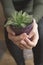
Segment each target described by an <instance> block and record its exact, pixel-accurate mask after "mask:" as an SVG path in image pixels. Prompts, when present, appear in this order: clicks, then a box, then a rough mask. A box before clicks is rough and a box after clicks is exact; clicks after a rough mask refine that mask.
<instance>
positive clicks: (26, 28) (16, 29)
mask: <svg viewBox="0 0 43 65" xmlns="http://www.w3.org/2000/svg"><path fill="white" fill-rule="evenodd" d="M10 27H11V29H12V30H13V31H14V32H15V33H16V35H20V34H22V33H27V34H29V33H30V31H31V30H32V28H33V25H32V23H31V24H29V25H28V26H26V27H25V28H18V27H15V26H12V25H11V26H10Z"/></svg>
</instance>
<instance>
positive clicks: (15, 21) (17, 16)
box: [4, 11, 33, 28]
mask: <svg viewBox="0 0 43 65" xmlns="http://www.w3.org/2000/svg"><path fill="white" fill-rule="evenodd" d="M32 19H33V18H32V15H28V14H27V13H26V12H24V13H23V12H22V11H19V12H17V11H15V12H14V13H13V14H12V17H10V18H8V21H7V23H6V24H5V25H4V27H6V26H9V25H13V26H15V27H18V28H21V27H22V28H24V27H26V26H27V25H29V24H30V23H31V22H32Z"/></svg>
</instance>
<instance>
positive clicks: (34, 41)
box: [21, 19, 39, 49]
mask: <svg viewBox="0 0 43 65" xmlns="http://www.w3.org/2000/svg"><path fill="white" fill-rule="evenodd" d="M28 36H29V37H26V38H25V39H24V40H22V41H21V43H22V45H24V47H25V48H26V49H31V48H33V47H35V46H36V45H37V43H38V40H39V33H38V25H37V23H36V20H35V19H33V29H32V31H31V32H30V34H29V35H28ZM30 38H32V40H30ZM22 45H21V47H22V49H23V48H24V47H23V46H22Z"/></svg>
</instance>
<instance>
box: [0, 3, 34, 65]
mask: <svg viewBox="0 0 43 65" xmlns="http://www.w3.org/2000/svg"><path fill="white" fill-rule="evenodd" d="M4 22H5V17H4V12H3V7H2V4H1V2H0V65H16V62H15V60H14V59H13V57H12V56H11V54H10V53H9V51H8V49H7V47H6V42H5V37H4ZM28 51H29V52H28V56H26V58H25V63H26V65H34V63H33V53H32V50H28Z"/></svg>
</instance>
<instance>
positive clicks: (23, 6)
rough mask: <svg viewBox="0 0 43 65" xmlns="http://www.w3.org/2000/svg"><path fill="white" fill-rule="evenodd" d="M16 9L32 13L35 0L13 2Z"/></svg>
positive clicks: (16, 0) (15, 0) (14, 0)
mask: <svg viewBox="0 0 43 65" xmlns="http://www.w3.org/2000/svg"><path fill="white" fill-rule="evenodd" d="M13 3H14V7H15V9H17V10H25V11H27V12H32V9H33V0H13Z"/></svg>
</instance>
